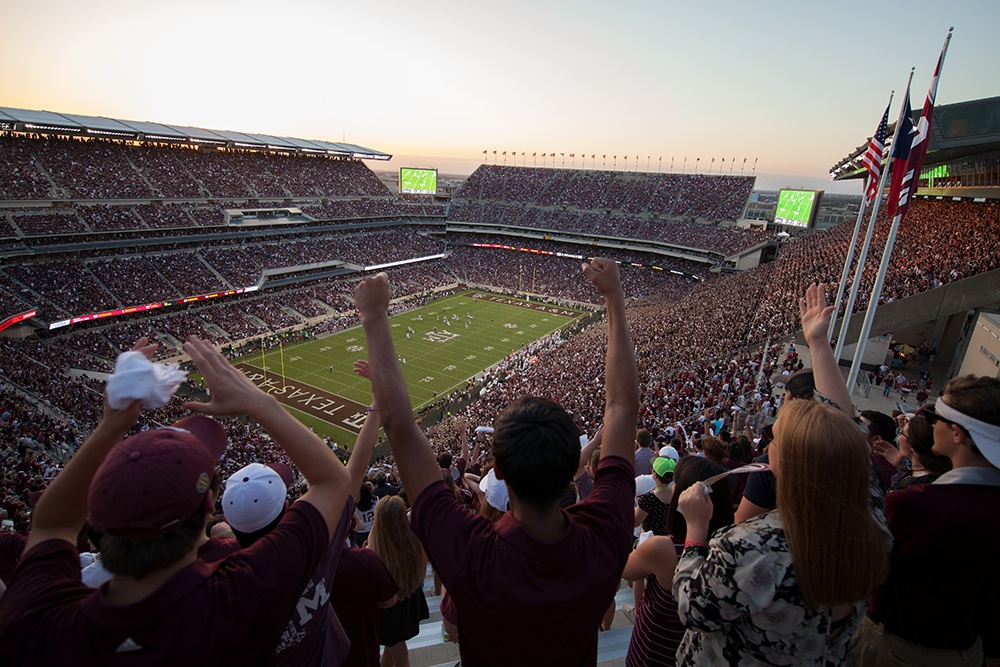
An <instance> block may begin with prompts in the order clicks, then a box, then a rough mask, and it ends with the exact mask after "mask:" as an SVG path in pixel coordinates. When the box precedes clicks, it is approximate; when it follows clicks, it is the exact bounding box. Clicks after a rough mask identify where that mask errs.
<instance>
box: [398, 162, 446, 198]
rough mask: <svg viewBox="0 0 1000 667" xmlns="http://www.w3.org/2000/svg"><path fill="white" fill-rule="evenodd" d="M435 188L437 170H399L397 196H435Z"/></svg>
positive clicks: (436, 184) (401, 168)
mask: <svg viewBox="0 0 1000 667" xmlns="http://www.w3.org/2000/svg"><path fill="white" fill-rule="evenodd" d="M437 187H438V172H437V169H414V168H412V167H400V168H399V194H401V195H436V194H437Z"/></svg>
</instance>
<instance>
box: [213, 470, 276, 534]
mask: <svg viewBox="0 0 1000 667" xmlns="http://www.w3.org/2000/svg"><path fill="white" fill-rule="evenodd" d="M287 495H288V489H287V488H286V487H285V482H284V481H283V480H282V479H281V475H279V474H278V473H277V471H275V470H274V469H273V468H270V467H268V466H266V465H263V464H261V463H251V464H250V465H248V466H246V467H245V468H242V469H240V470H237V471H236V472H235V473H233V475H232V476H231V477H230V478H229V479H228V480H226V490H225V491H224V492H223V494H222V512H223V514H225V517H226V523H228V524H229V525H230V526H232V527H233V530H238V531H239V532H241V533H253V532H256V531H258V530H260V529H261V528H263V527H265V526H266V525H267V524H269V523H271V522H272V521H274V520H275V519H276V518H277V517H278V515H279V514H281V510H282V509H283V508H284V507H285V498H286V496H287Z"/></svg>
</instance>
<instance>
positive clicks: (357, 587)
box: [324, 547, 399, 667]
mask: <svg viewBox="0 0 1000 667" xmlns="http://www.w3.org/2000/svg"><path fill="white" fill-rule="evenodd" d="M398 590H399V587H398V586H396V582H395V581H393V580H392V575H390V574H389V570H387V569H386V567H385V564H384V563H382V559H380V558H379V557H378V556H377V555H376V554H375V552H374V551H372V550H371V549H358V548H357V547H351V548H349V549H344V550H343V551H342V552H341V554H340V565H339V566H338V567H337V574H336V576H335V577H334V578H333V589H332V590H331V591H330V603H331V604H332V605H333V610H334V611H335V612H337V618H339V619H340V623H341V625H343V626H344V630H345V631H346V632H347V636H348V637H350V638H351V650H350V651H349V652H348V654H347V658H346V659H345V660H344V662H343V664H342V667H378V664H379V644H378V628H379V621H378V617H379V614H378V609H379V607H378V604H379V603H380V602H385V601H386V600H388V599H389V598H391V597H392V596H393V595H395V594H396V592H397V591H398ZM324 664H329V663H324Z"/></svg>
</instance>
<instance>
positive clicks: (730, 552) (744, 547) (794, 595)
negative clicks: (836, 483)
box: [673, 478, 892, 667]
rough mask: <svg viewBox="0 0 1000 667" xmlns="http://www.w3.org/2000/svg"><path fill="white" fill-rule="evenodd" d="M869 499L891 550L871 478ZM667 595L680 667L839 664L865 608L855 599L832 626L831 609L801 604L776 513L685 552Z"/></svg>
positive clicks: (879, 497)
mask: <svg viewBox="0 0 1000 667" xmlns="http://www.w3.org/2000/svg"><path fill="white" fill-rule="evenodd" d="M871 494H872V511H873V513H874V515H875V519H876V521H878V523H879V524H880V525H881V527H882V530H883V532H884V533H885V536H886V542H887V545H888V546H887V548H889V547H891V544H892V535H891V534H890V533H889V530H888V528H887V527H886V522H885V503H884V502H883V499H882V493H881V491H880V490H879V488H878V484H877V483H875V481H874V478H873V481H872V487H871ZM673 593H674V598H675V599H676V600H677V609H678V612H679V614H680V617H681V621H682V622H683V623H684V625H685V626H686V627H687V631H686V632H685V634H684V639H683V640H682V641H681V645H680V647H679V648H678V650H677V664H678V665H739V666H741V667H750V666H752V665H842V664H844V662H845V660H846V657H847V644H848V642H849V641H850V639H851V635H853V634H854V631H855V630H856V629H857V627H858V625H859V624H860V623H861V620H862V618H863V617H864V614H865V610H866V609H867V606H868V604H867V600H863V601H859V602H858V603H857V604H855V605H854V609H853V610H852V612H851V613H850V614H849V615H848V616H847V618H845V619H842V620H839V621H833V620H831V616H830V609H829V608H815V607H810V606H809V605H807V604H806V602H805V600H803V598H802V594H801V593H800V592H799V589H798V586H797V585H796V583H795V568H794V566H793V565H792V552H791V548H790V547H789V545H788V540H787V539H786V538H785V531H784V529H783V527H782V523H781V512H780V510H775V511H773V512H769V513H767V514H763V515H760V516H758V517H755V518H753V519H750V520H748V521H745V522H743V523H739V524H736V525H734V526H729V527H728V528H725V529H722V530H720V531H719V532H718V533H717V534H716V536H715V537H714V538H713V539H712V540H711V542H710V545H709V549H707V550H706V549H705V548H704V547H696V546H690V547H687V548H686V549H685V550H684V553H683V554H682V555H681V558H680V562H679V563H678V564H677V570H676V572H675V574H674V586H673Z"/></svg>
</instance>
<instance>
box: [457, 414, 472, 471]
mask: <svg viewBox="0 0 1000 667" xmlns="http://www.w3.org/2000/svg"><path fill="white" fill-rule="evenodd" d="M458 438H459V440H460V441H461V443H462V453H461V454H460V456H461V458H463V459H465V463H466V465H471V464H472V461H470V460H469V423H468V422H464V421H463V422H462V424H461V426H459V427H458Z"/></svg>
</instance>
